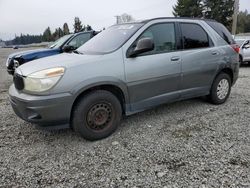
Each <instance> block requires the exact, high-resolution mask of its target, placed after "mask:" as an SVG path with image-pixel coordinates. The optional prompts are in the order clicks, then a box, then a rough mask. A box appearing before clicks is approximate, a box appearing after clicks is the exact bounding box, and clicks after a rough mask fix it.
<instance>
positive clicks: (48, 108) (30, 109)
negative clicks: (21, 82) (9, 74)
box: [9, 85, 73, 128]
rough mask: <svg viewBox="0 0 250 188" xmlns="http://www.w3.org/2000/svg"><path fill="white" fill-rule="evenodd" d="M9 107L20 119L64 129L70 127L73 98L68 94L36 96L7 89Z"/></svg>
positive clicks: (12, 87) (14, 89)
mask: <svg viewBox="0 0 250 188" xmlns="http://www.w3.org/2000/svg"><path fill="white" fill-rule="evenodd" d="M9 99H10V103H11V106H12V108H13V110H14V112H15V113H16V115H17V116H19V117H20V118H21V119H23V120H25V121H27V122H31V123H35V124H38V125H40V126H42V127H47V128H53V127H55V128H60V127H61V128H65V127H69V125H70V114H71V107H72V104H73V97H72V95H71V94H69V93H63V94H55V95H49V96H36V95H29V94H25V93H19V91H18V90H16V88H15V87H14V85H12V86H11V87H10V89H9Z"/></svg>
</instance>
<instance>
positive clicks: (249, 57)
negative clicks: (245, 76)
mask: <svg viewBox="0 0 250 188" xmlns="http://www.w3.org/2000/svg"><path fill="white" fill-rule="evenodd" d="M235 41H236V43H237V44H238V45H239V46H240V63H241V64H243V63H247V62H248V63H249V62H250V39H236V40H235Z"/></svg>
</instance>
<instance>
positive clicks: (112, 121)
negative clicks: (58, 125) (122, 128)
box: [72, 90, 122, 141]
mask: <svg viewBox="0 0 250 188" xmlns="http://www.w3.org/2000/svg"><path fill="white" fill-rule="evenodd" d="M121 115H122V108H121V104H120V102H119V100H118V99H117V97H115V96H114V95H113V94H112V93H110V92H108V91H104V90H99V91H93V92H91V93H89V94H87V95H86V96H85V97H83V98H81V99H80V100H79V101H78V103H77V104H76V106H75V108H74V110H73V119H72V127H73V129H74V130H75V131H76V132H77V133H80V135H81V136H82V137H83V138H85V139H87V140H92V141H93V140H99V139H102V138H105V137H108V136H109V135H111V134H112V133H113V132H114V131H115V130H116V129H117V127H118V125H119V124H120V119H121Z"/></svg>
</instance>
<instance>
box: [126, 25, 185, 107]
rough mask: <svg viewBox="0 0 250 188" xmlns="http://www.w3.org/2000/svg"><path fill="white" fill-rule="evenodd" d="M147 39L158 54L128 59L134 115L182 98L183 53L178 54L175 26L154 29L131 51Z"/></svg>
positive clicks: (147, 53) (153, 51) (145, 33)
mask: <svg viewBox="0 0 250 188" xmlns="http://www.w3.org/2000/svg"><path fill="white" fill-rule="evenodd" d="M145 37H147V38H151V39H152V40H153V41H154V45H155V46H154V50H152V51H150V52H146V53H143V54H140V55H139V56H137V57H135V58H129V57H125V59H124V62H125V75H126V81H127V85H128V90H129V95H130V103H131V104H132V105H131V110H132V111H140V110H143V109H146V108H149V107H151V106H154V105H158V104H161V103H164V102H168V101H172V100H176V99H178V98H179V93H178V89H179V88H180V71H181V53H180V52H177V51H176V49H177V43H176V41H177V40H176V32H175V24H174V23H159V24H154V25H152V26H150V27H149V28H147V29H146V30H145V31H144V32H143V33H142V34H141V35H140V37H139V38H138V39H137V40H136V41H135V42H134V43H133V44H132V46H131V47H130V48H129V49H128V50H133V48H135V47H136V43H137V41H138V40H139V39H141V38H145Z"/></svg>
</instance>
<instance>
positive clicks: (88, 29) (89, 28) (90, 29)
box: [85, 25, 93, 31]
mask: <svg viewBox="0 0 250 188" xmlns="http://www.w3.org/2000/svg"><path fill="white" fill-rule="evenodd" d="M85 30H86V31H92V30H93V29H92V27H91V26H90V25H87V26H86V29H85Z"/></svg>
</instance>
